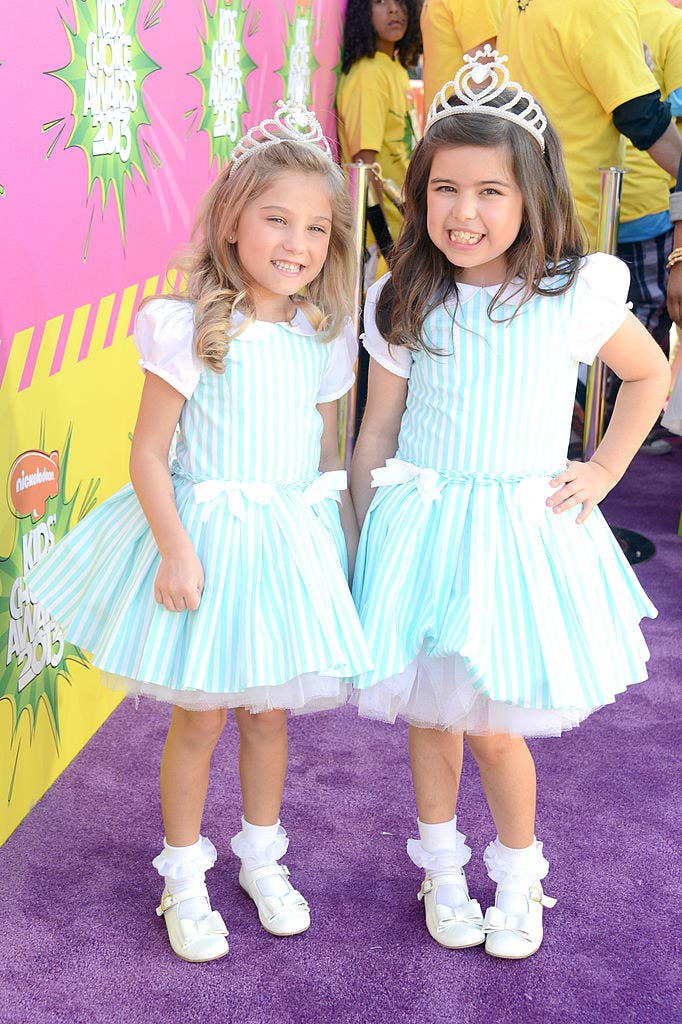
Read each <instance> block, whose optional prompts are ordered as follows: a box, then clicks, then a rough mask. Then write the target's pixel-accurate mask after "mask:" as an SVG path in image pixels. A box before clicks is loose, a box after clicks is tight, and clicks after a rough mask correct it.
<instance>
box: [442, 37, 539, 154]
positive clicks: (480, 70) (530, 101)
mask: <svg viewBox="0 0 682 1024" xmlns="http://www.w3.org/2000/svg"><path fill="white" fill-rule="evenodd" d="M508 60H509V58H508V57H507V56H506V55H504V54H499V53H498V52H497V50H493V48H492V47H491V46H490V43H486V44H485V46H484V47H483V49H482V50H478V52H477V53H476V56H475V57H472V56H471V55H469V54H468V55H466V56H465V58H464V64H463V65H462V67H461V68H460V69H459V71H458V72H457V74H456V75H455V77H454V80H453V81H451V82H446V83H445V85H444V86H443V87H442V88H441V89H440V91H439V92H437V93H436V95H435V97H434V99H433V103H432V104H431V106H430V108H429V113H428V116H427V118H426V127H425V128H424V134H425V135H426V133H427V132H428V130H429V128H431V127H432V126H433V125H434V124H435V123H436V121H440V120H441V119H442V118H444V117H451V116H452V115H453V114H469V113H473V114H492V115H493V117H503V118H505V120H507V121H513V122H514V123H515V124H519V125H521V127H522V128H525V129H526V131H527V132H530V134H531V135H532V136H533V138H534V139H536V140H537V142H538V143H539V144H540V148H541V149H542V151H543V153H544V150H545V139H544V131H545V128H546V127H547V118H546V116H545V113H544V111H543V109H542V107H541V106H540V104H539V103H538V102H537V100H536V99H535V97H534V96H531V94H530V93H529V92H525V91H524V90H523V89H522V88H521V86H520V85H519V83H518V82H512V81H510V78H509V71H508V70H507V68H506V67H505V64H506V63H507V61H508ZM488 79H489V81H488ZM484 82H485V83H487V84H485V85H484V84H483V83H484ZM505 89H509V90H511V91H512V92H513V96H512V98H511V99H510V100H509V101H508V102H506V103H503V104H501V105H500V106H495V105H494V104H493V102H492V101H493V100H495V99H496V98H497V97H498V96H499V95H500V94H501V93H502V92H504V90H505ZM453 99H457V100H459V101H460V102H459V103H458V104H456V105H455V106H451V105H450V101H451V100H453ZM516 107H519V109H518V110H516V111H515V108H516Z"/></svg>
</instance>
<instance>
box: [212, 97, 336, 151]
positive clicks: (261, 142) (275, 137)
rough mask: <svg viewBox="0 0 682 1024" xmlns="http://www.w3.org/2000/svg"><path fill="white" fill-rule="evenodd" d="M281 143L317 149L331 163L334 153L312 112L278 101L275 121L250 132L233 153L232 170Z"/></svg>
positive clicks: (267, 122)
mask: <svg viewBox="0 0 682 1024" xmlns="http://www.w3.org/2000/svg"><path fill="white" fill-rule="evenodd" d="M280 142H303V143H307V144H308V145H311V146H315V148H316V149H318V150H319V151H320V152H321V153H324V154H325V156H328V157H329V159H330V160H331V158H332V151H331V149H330V147H329V143H328V142H327V140H326V139H325V137H324V134H323V133H322V125H321V124H320V122H319V121H318V120H317V118H316V117H315V114H314V113H313V112H312V110H309V109H308V108H307V107H304V106H301V104H296V103H286V102H285V101H284V100H277V103H276V104H275V110H274V113H273V115H272V117H266V118H265V119H264V120H263V121H261V123H260V124H257V125H255V126H254V127H253V128H249V130H248V132H246V134H245V135H243V136H242V137H241V139H240V140H239V142H237V144H236V146H235V147H234V149H233V150H232V158H231V163H232V167H237V166H238V165H239V164H240V163H241V162H242V161H243V160H246V159H247V157H249V156H251V154H252V153H256V152H257V151H258V150H259V149H263V148H264V147H266V146H276V145H277V144H278V143H280Z"/></svg>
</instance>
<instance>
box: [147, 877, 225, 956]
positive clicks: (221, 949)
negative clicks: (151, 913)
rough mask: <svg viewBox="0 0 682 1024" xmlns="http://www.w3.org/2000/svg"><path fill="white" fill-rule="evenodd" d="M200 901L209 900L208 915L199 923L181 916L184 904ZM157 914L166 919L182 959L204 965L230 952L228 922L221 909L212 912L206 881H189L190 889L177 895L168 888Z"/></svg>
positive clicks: (173, 944) (169, 932)
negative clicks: (186, 901) (180, 912)
mask: <svg viewBox="0 0 682 1024" xmlns="http://www.w3.org/2000/svg"><path fill="white" fill-rule="evenodd" d="M196 898H203V899H205V900H206V906H207V908H208V909H207V912H206V916H205V917H202V918H201V919H200V920H199V921H190V920H188V919H187V918H180V917H178V906H179V905H180V903H182V902H183V900H190V899H196ZM156 913H157V915H158V916H159V917H163V918H164V920H165V922H166V928H167V929H168V938H169V939H170V944H171V946H172V947H173V952H174V953H177V955H178V956H179V957H180V958H181V959H182V960H188V961H189V962H190V963H204V962H205V961H208V960H219V959H220V957H221V956H225V954H226V953H227V952H228V951H229V948H230V947H229V946H228V943H227V938H226V936H227V934H228V931H227V928H226V927H225V922H224V921H223V919H222V917H221V916H220V914H219V913H218V911H217V910H212V909H211V901H210V900H209V898H208V891H207V889H206V886H205V885H204V883H203V882H199V881H196V882H189V883H188V884H187V888H186V889H183V890H182V892H178V893H174V894H173V895H171V893H169V892H168V890H167V889H164V890H163V894H162V896H161V902H160V904H159V906H158V907H157V908H156Z"/></svg>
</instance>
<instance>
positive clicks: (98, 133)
mask: <svg viewBox="0 0 682 1024" xmlns="http://www.w3.org/2000/svg"><path fill="white" fill-rule="evenodd" d="M72 2H73V5H74V8H73V10H74V24H75V29H72V28H71V26H70V25H69V24H68V22H67V21H65V20H64V18H62V24H63V25H64V30H65V32H66V36H67V39H68V41H69V47H70V50H71V58H70V60H69V62H68V63H67V64H66V65H65V66H64V67H63V68H58V69H57V70H55V71H48V72H46V74H48V75H53V76H54V77H55V78H58V79H59V80H60V81H62V82H64V83H65V84H66V85H68V87H69V89H70V90H71V92H72V94H73V109H72V114H73V129H72V131H71V135H70V136H69V139H68V141H67V143H66V147H65V148H66V149H69V148H70V147H73V146H77V147H78V148H79V149H82V151H83V152H84V153H85V157H86V160H87V164H88V193H87V194H88V198H89V197H90V194H91V193H92V190H93V187H94V184H95V182H96V181H99V183H100V189H101V198H102V210H104V208H105V206H106V203H107V199H108V196H109V193H110V192H113V194H114V198H115V201H116V207H117V209H118V216H119V222H120V225H121V235H122V237H123V239H125V230H126V228H125V193H124V186H125V180H126V178H129V179H131V180H132V179H133V172H134V171H135V170H136V171H137V172H138V174H139V175H140V177H141V178H142V181H143V182H144V183H145V184H146V183H147V175H146V172H145V168H144V163H143V159H142V151H141V148H140V139H139V130H140V127H141V126H142V125H147V124H149V123H150V121H149V117H148V115H147V111H146V110H145V106H144V101H143V99H142V85H143V82H144V81H145V79H146V78H147V77H148V75H150V74H152V72H154V71H157V70H158V69H159V66H160V65H158V64H157V63H156V62H155V61H153V60H152V58H151V57H150V56H149V54H148V53H147V52H146V51H145V50H144V48H143V47H142V44H141V43H140V41H139V38H138V32H137V21H138V17H139V14H140V9H141V7H142V4H143V2H145V0H80V2H78V3H76V0H72ZM159 10H160V3H159V0H151V3H149V5H148V10H147V14H146V16H145V19H144V22H143V25H142V29H143V30H146V29H150V28H153V27H154V26H155V25H156V24H158V14H159ZM62 121H63V118H57V119H54V120H52V121H48V122H46V123H45V124H44V125H43V130H44V131H45V130H49V129H50V128H53V127H55V126H56V125H58V124H60V122H62ZM53 148H54V144H53V146H52V147H51V148H50V150H49V151H48V156H49V155H50V154H51V152H52V149H53ZM147 148H148V147H147Z"/></svg>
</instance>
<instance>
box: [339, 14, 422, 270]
mask: <svg viewBox="0 0 682 1024" xmlns="http://www.w3.org/2000/svg"><path fill="white" fill-rule="evenodd" d="M420 49H421V35H420V32H419V3H418V0H348V7H347V9H346V23H345V31H344V41H343V60H342V75H341V81H340V83H339V88H338V92H337V95H336V110H337V114H338V122H339V140H340V142H341V156H342V159H343V160H344V162H352V163H356V162H357V161H361V162H362V163H366V164H373V163H378V164H379V166H380V167H381V173H382V175H383V177H384V178H390V179H391V180H392V181H394V182H396V184H397V185H399V186H402V184H403V181H404V180H405V172H406V170H407V164H408V161H409V158H410V152H411V148H412V142H413V132H412V120H411V117H410V104H411V100H410V94H409V78H408V74H407V68H408V66H410V65H413V64H416V62H417V60H418V58H419V53H420ZM383 208H384V214H385V217H386V222H387V225H388V230H389V232H390V235H391V238H392V239H393V240H395V239H396V238H397V235H398V231H399V230H400V224H401V215H400V212H399V210H398V209H397V207H396V206H394V205H393V203H390V202H385V203H383ZM369 234H370V233H369V232H368V235H369ZM368 244H369V247H370V251H374V252H375V253H377V256H378V250H377V246H376V244H375V239H374V236H373V235H370V237H368ZM383 269H384V270H385V268H383ZM382 272H383V271H382Z"/></svg>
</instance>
